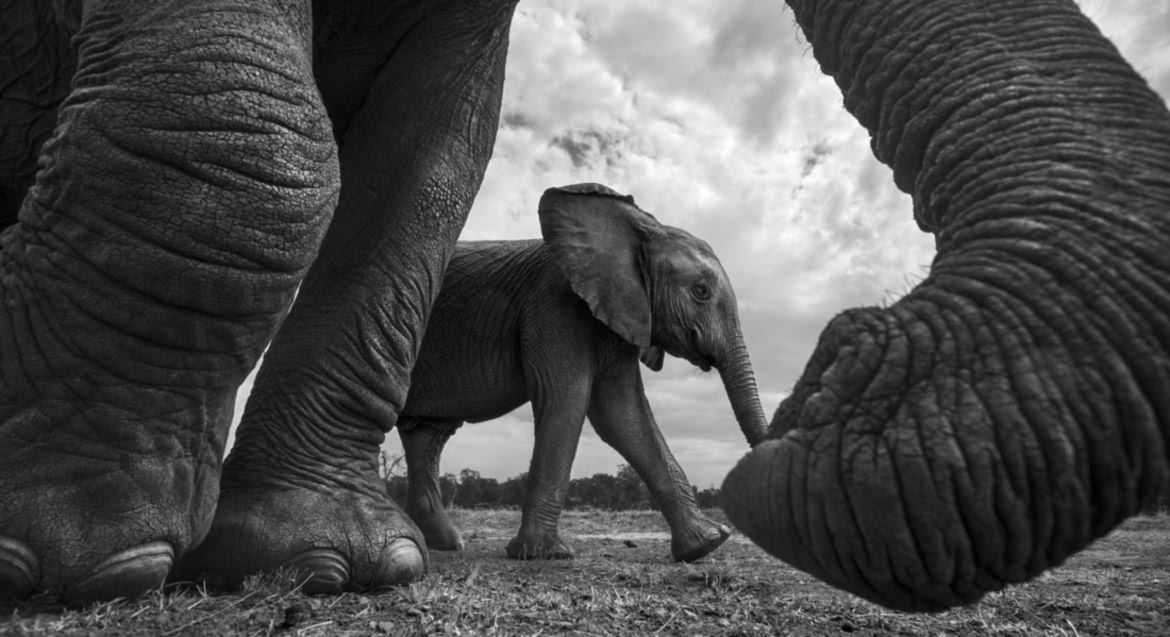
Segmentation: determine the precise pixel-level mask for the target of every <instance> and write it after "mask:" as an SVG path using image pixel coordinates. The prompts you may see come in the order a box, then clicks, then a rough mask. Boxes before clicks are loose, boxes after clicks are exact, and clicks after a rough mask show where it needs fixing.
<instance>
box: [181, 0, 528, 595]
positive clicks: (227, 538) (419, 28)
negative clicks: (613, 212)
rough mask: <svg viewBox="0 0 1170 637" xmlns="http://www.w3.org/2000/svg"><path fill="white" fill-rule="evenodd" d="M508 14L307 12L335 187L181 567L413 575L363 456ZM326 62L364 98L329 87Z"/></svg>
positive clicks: (446, 224)
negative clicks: (320, 236) (334, 161)
mask: <svg viewBox="0 0 1170 637" xmlns="http://www.w3.org/2000/svg"><path fill="white" fill-rule="evenodd" d="M512 9H513V2H512V1H511V0H507V1H500V2H463V1H461V0H458V1H457V0H449V1H444V2H431V3H418V2H398V3H357V4H355V3H351V2H342V3H339V8H338V10H339V11H348V10H355V11H359V12H360V11H361V10H370V11H374V12H375V13H374V14H372V15H368V16H367V15H360V14H359V15H349V14H347V15H345V16H343V17H342V18H337V20H336V22H335V21H333V14H331V13H330V12H329V11H328V6H326V8H325V9H319V12H318V16H317V17H318V20H317V22H318V28H319V30H320V29H325V30H324V31H323V33H322V35H320V36H319V37H318V41H319V42H320V43H321V44H320V46H321V49H320V50H319V51H318V53H317V75H318V77H320V78H322V87H323V96H324V98H325V103H326V106H327V107H328V108H329V109H330V114H331V115H332V117H333V119H334V122H335V130H337V131H339V132H340V131H341V130H342V128H340V127H338V126H337V125H336V124H337V123H338V122H342V123H343V130H344V138H343V139H342V142H341V154H340V159H341V172H342V189H341V198H340V202H339V203H338V208H337V211H336V213H335V216H334V222H333V224H332V225H331V226H330V228H329V232H328V234H327V236H326V238H325V242H324V245H323V246H322V249H321V255H320V257H319V258H318V260H317V261H316V263H314V265H313V268H312V269H311V271H310V272H309V274H308V276H307V277H306V279H305V282H304V285H303V286H302V287H301V290H300V295H299V297H298V299H297V302H296V306H295V307H294V308H293V310H292V312H291V313H290V314H289V317H288V319H287V321H286V322H285V323H284V325H283V327H282V328H281V331H280V334H279V335H278V336H277V338H276V339H275V341H274V342H273V344H272V346H271V348H270V349H269V351H268V353H267V354H266V355H265V363H264V366H263V368H262V369H261V370H260V372H259V374H258V377H257V380H256V385H255V389H254V391H253V394H252V396H251V398H250V399H249V402H248V406H247V409H246V412H245V414H244V418H243V421H242V422H241V424H240V427H239V431H238V433H237V437H236V446H235V448H234V449H233V450H232V453H231V456H230V457H229V458H228V460H227V462H226V463H225V467H224V474H223V488H222V495H221V497H220V501H219V506H218V509H217V512H216V518H215V522H214V524H213V527H212V530H211V532H210V534H209V535H208V539H207V540H206V541H205V542H204V543H203V545H202V546H200V548H199V549H198V551H197V552H196V553H195V554H194V555H192V558H191V560H189V562H188V563H186V564H185V565H184V571H183V572H184V575H188V574H190V575H199V574H200V573H203V574H206V576H208V577H209V579H211V580H214V581H218V582H220V583H222V584H225V585H229V586H231V585H235V584H238V583H239V582H241V581H242V579H243V577H244V576H245V575H247V574H249V573H253V572H257V571H263V570H271V569H275V568H277V567H280V566H283V565H288V566H291V567H293V568H294V569H295V570H297V571H298V572H299V573H300V574H301V576H303V577H305V578H306V582H307V583H306V586H305V590H308V591H315V592H335V591H340V590H347V589H362V588H366V587H374V586H381V585H387V584H398V583H404V582H409V581H413V580H415V579H417V578H418V577H420V576H421V575H422V572H423V570H424V568H425V558H424V555H423V553H422V550H421V545H422V538H421V534H420V532H419V530H418V528H417V527H416V526H415V525H414V524H413V523H411V522H410V520H409V518H408V517H407V516H406V515H405V513H403V512H402V510H401V509H400V508H399V507H398V506H397V505H396V504H395V503H394V502H393V501H392V500H391V499H390V498H389V497H388V496H387V494H386V491H385V488H384V486H383V484H382V481H381V480H380V479H379V477H378V475H377V471H376V459H377V454H378V450H379V449H380V447H381V444H382V441H383V439H384V437H385V432H386V431H388V430H389V429H390V428H391V427H393V426H394V424H395V421H396V419H397V415H398V413H399V411H400V410H401V408H402V405H403V404H404V403H405V399H406V393H407V389H408V385H409V381H410V372H411V368H412V367H413V365H414V360H415V356H416V355H417V352H418V349H419V345H420V343H421V341H422V336H423V328H424V325H425V324H426V321H427V317H428V314H429V312H430V307H431V304H432V303H433V302H434V299H435V297H436V295H437V294H438V291H439V285H440V283H441V281H442V279H443V273H444V270H445V267H446V263H447V260H448V258H449V256H450V254H451V252H452V251H453V249H454V244H455V239H456V237H457V235H458V234H459V232H460V230H461V229H462V227H463V222H464V220H465V218H466V215H467V212H468V209H469V208H470V206H471V202H472V199H473V198H474V196H475V193H476V191H477V190H478V188H479V183H480V181H481V179H482V177H483V172H484V170H485V168H486V165H487V161H488V158H489V156H490V154H491V149H492V145H493V143H494V139H495V133H496V127H497V121H498V116H499V104H500V97H501V91H502V85H503V70H504V58H505V54H506V49H507V35H508V28H509V25H510V22H511V14H512ZM338 34H339V35H338ZM335 35H336V36H337V37H338V38H339V39H336V40H334V39H332V38H333V37H334V36H335ZM333 73H348V75H347V76H346V77H352V78H355V79H354V81H355V82H357V83H358V84H359V85H361V84H363V83H364V84H368V86H369V91H368V93H366V94H364V95H356V94H353V93H352V92H349V91H348V89H352V88H353V85H351V84H348V83H345V82H341V85H340V87H337V86H334V84H332V83H331V81H326V79H325V78H326V77H333V76H332V75H331V74H333ZM367 74H368V75H369V78H368V79H366V75H367ZM352 100H358V101H359V103H360V106H358V107H357V108H356V110H353V113H352V115H349V114H348V113H349V112H350V109H351V108H352V103H353V102H352Z"/></svg>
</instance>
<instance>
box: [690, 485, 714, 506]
mask: <svg viewBox="0 0 1170 637" xmlns="http://www.w3.org/2000/svg"><path fill="white" fill-rule="evenodd" d="M691 488H692V489H694V490H695V502H696V503H697V504H698V505H699V508H700V509H718V508H719V507H720V506H721V505H720V503H719V489H718V487H707V488H706V489H703V490H701V491H700V490H699V487H697V486H695V485H691Z"/></svg>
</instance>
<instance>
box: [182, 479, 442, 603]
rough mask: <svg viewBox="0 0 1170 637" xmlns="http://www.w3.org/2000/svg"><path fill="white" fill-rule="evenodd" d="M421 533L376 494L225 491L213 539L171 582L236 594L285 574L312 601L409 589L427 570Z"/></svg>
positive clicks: (210, 535) (253, 489)
mask: <svg viewBox="0 0 1170 637" xmlns="http://www.w3.org/2000/svg"><path fill="white" fill-rule="evenodd" d="M426 567H427V562H426V554H425V551H424V549H423V548H422V534H421V532H420V531H419V530H418V527H416V526H415V525H414V523H412V522H411V521H410V519H409V518H407V517H406V514H405V513H403V512H402V510H401V509H399V508H398V506H397V505H395V504H393V503H392V502H391V501H390V499H389V498H388V497H386V496H385V495H381V496H380V497H379V495H378V494H377V493H376V492H363V493H358V492H345V493H323V492H318V491H312V490H309V489H305V488H301V487H286V488H271V487H269V488H260V487H250V488H235V489H231V488H229V487H227V486H225V487H224V490H223V492H222V493H221V495H220V503H219V508H218V509H217V511H216V516H215V521H214V522H213V523H212V526H211V531H210V533H208V535H207V538H206V539H205V540H204V541H203V543H202V544H200V545H199V547H198V548H197V549H195V551H193V552H192V553H191V554H190V555H188V556H187V557H185V558H184V559H183V560H182V562H181V563H180V565H179V568H178V569H177V572H176V573H175V576H174V577H173V579H176V580H186V581H196V582H202V583H206V584H208V585H210V586H212V587H214V588H226V589H234V588H238V587H239V586H240V585H242V584H243V581H244V578H245V577H247V576H249V575H253V574H257V573H264V572H272V571H276V570H278V569H284V570H285V571H287V572H290V574H291V575H292V576H293V577H295V578H296V581H297V583H298V584H300V585H301V586H302V590H303V591H304V592H306V593H309V594H331V593H341V592H344V591H362V590H367V589H371V588H378V587H382V586H394V585H400V584H409V583H411V582H414V581H416V580H418V579H419V578H421V577H422V576H423V574H424V573H425V571H426Z"/></svg>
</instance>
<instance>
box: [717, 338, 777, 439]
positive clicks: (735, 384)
mask: <svg viewBox="0 0 1170 637" xmlns="http://www.w3.org/2000/svg"><path fill="white" fill-rule="evenodd" d="M718 368H719V377H720V378H722V379H723V387H724V388H725V389H726V390H727V397H728V399H729V400H730V401H731V409H732V411H733V412H735V421H736V422H737V423H739V429H740V431H742V432H743V436H744V438H747V441H748V444H749V445H751V446H753V447H754V446H756V445H757V444H759V443H760V442H761V441H762V440H763V439H764V435H765V433H766V430H767V426H768V420H767V417H766V416H765V415H764V408H763V406H761V405H760V394H759V391H758V390H757V389H756V375H755V373H753V372H752V361H751V358H750V357H749V356H748V351H747V346H746V345H745V344H744V342H743V334H741V333H739V331H738V330H737V331H736V334H735V336H734V337H733V338H732V342H731V346H730V347H728V349H727V355H726V356H725V358H724V359H723V360H722V361H721V363H720V364H719V366H718Z"/></svg>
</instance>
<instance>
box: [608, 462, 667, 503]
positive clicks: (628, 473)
mask: <svg viewBox="0 0 1170 637" xmlns="http://www.w3.org/2000/svg"><path fill="white" fill-rule="evenodd" d="M617 488H618V492H619V493H620V496H619V498H618V505H619V506H618V508H621V509H647V508H657V507H655V506H652V505H653V502H652V500H653V499H652V498H651V497H650V491H649V490H648V489H646V485H645V483H643V482H642V478H641V477H639V476H638V472H637V471H634V468H633V467H631V466H630V465H628V464H623V465H618V472H617Z"/></svg>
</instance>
